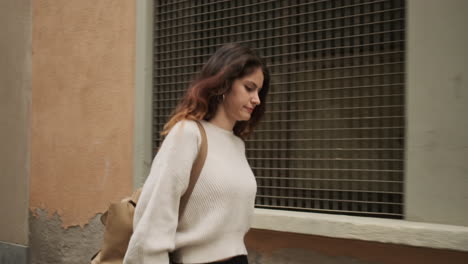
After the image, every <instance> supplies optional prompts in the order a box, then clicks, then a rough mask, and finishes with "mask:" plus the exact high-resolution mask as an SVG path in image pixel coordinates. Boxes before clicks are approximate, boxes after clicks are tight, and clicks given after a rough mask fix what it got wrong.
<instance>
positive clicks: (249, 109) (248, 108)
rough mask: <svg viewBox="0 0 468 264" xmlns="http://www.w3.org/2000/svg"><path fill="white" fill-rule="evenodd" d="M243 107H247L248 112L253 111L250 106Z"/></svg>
mask: <svg viewBox="0 0 468 264" xmlns="http://www.w3.org/2000/svg"><path fill="white" fill-rule="evenodd" d="M245 109H247V112H249V113H252V112H253V108H250V107H247V106H246V107H245Z"/></svg>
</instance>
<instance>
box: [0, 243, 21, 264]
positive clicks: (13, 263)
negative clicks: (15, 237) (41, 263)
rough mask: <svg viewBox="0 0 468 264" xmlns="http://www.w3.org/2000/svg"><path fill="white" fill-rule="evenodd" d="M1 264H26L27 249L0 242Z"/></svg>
mask: <svg viewBox="0 0 468 264" xmlns="http://www.w3.org/2000/svg"><path fill="white" fill-rule="evenodd" d="M0 263H1V264H27V263H28V247H26V246H22V245H16V244H10V243H6V242H0Z"/></svg>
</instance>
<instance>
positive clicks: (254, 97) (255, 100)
mask: <svg viewBox="0 0 468 264" xmlns="http://www.w3.org/2000/svg"><path fill="white" fill-rule="evenodd" d="M252 104H255V105H259V104H260V97H259V96H258V94H257V93H255V94H254V96H253V97H252Z"/></svg>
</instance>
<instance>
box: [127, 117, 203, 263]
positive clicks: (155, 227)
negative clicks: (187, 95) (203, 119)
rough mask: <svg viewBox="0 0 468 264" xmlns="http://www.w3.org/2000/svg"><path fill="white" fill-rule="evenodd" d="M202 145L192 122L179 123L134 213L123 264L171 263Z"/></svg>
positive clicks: (146, 183)
mask: <svg viewBox="0 0 468 264" xmlns="http://www.w3.org/2000/svg"><path fill="white" fill-rule="evenodd" d="M200 142H201V137H200V132H199V130H198V126H197V124H196V123H195V122H193V121H182V122H179V123H177V124H176V125H175V126H174V127H173V128H172V130H171V131H170V132H169V134H168V135H167V137H166V138H165V140H164V142H163V144H162V147H161V149H160V150H159V152H158V154H157V155H156V157H155V159H154V161H153V165H152V167H151V172H150V174H149V176H148V178H147V180H146V182H145V184H144V186H143V191H142V193H141V196H140V199H139V201H138V204H137V207H136V209H135V216H134V220H133V221H134V222H133V229H134V232H133V235H132V237H131V239H130V243H129V246H128V250H127V253H126V255H125V258H124V264H137V263H138V264H145V263H151V264H158V263H164V264H167V263H169V257H168V252H170V251H172V250H174V247H175V244H174V241H175V232H176V229H177V224H178V214H179V203H180V197H181V196H182V195H183V194H184V192H185V190H186V189H187V187H188V184H189V179H190V171H191V168H192V164H193V162H194V160H195V158H196V156H197V154H198V149H199V145H200Z"/></svg>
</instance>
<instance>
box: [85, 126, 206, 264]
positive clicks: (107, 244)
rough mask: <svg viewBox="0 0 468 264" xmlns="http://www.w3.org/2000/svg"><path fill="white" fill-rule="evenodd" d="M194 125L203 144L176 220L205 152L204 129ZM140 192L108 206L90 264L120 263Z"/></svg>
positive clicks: (139, 190)
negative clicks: (101, 237)
mask: <svg viewBox="0 0 468 264" xmlns="http://www.w3.org/2000/svg"><path fill="white" fill-rule="evenodd" d="M196 123H197V125H198V128H199V129H200V133H201V135H202V143H201V147H200V151H199V152H198V156H197V158H196V159H195V161H194V163H193V166H192V171H191V172H190V181H189V186H188V188H187V191H186V192H185V193H184V195H183V196H182V197H181V199H180V207H179V219H180V218H181V216H182V214H183V213H184V210H185V206H186V205H187V201H188V199H189V198H190V195H191V194H192V191H193V188H194V187H195V184H196V183H197V180H198V177H199V176H200V172H201V170H202V168H203V164H204V163H205V159H206V155H207V152H208V142H207V138H206V133H205V129H204V128H203V126H202V125H201V124H200V122H199V121H196ZM140 193H141V189H138V190H137V191H135V192H134V193H133V194H132V196H130V197H127V198H125V199H123V200H122V201H121V202H118V203H113V204H111V205H110V206H109V208H108V209H107V211H106V212H105V213H104V214H103V215H102V216H101V222H102V223H103V224H104V226H105V228H104V238H103V241H102V244H101V250H100V251H98V252H97V253H96V254H94V256H93V257H92V258H91V264H122V263H123V259H124V256H125V252H126V251H127V248H128V243H129V241H130V237H131V236H132V233H133V214H134V212H135V206H136V204H137V202H138V198H139V197H140Z"/></svg>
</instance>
